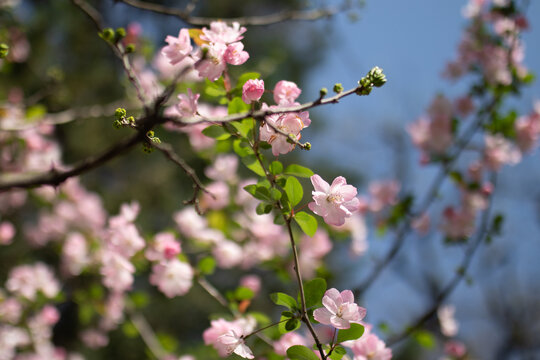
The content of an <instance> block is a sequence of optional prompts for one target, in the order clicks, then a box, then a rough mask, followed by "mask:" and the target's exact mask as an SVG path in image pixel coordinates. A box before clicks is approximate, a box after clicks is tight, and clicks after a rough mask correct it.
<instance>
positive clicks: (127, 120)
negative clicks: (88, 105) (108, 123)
mask: <svg viewBox="0 0 540 360" xmlns="http://www.w3.org/2000/svg"><path fill="white" fill-rule="evenodd" d="M113 126H114V127H115V128H117V129H119V128H121V127H124V126H130V127H133V126H135V118H134V117H133V116H127V112H126V109H124V108H118V109H116V111H115V112H114V122H113Z"/></svg>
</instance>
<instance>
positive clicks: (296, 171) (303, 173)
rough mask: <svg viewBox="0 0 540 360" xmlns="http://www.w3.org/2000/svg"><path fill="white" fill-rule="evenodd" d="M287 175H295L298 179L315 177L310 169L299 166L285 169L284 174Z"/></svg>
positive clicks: (294, 165)
mask: <svg viewBox="0 0 540 360" xmlns="http://www.w3.org/2000/svg"><path fill="white" fill-rule="evenodd" d="M283 173H284V174H285V175H293V176H296V177H305V178H307V177H311V176H313V175H314V173H313V171H311V170H310V169H309V168H307V167H304V166H301V165H297V164H291V165H289V166H287V167H286V168H285V171H284V172H283Z"/></svg>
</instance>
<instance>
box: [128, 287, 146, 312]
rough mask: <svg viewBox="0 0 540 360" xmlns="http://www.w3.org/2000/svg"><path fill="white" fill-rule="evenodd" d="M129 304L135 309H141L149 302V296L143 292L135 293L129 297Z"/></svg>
mask: <svg viewBox="0 0 540 360" xmlns="http://www.w3.org/2000/svg"><path fill="white" fill-rule="evenodd" d="M130 299H131V302H132V303H133V305H134V306H135V308H137V309H141V308H143V307H145V306H146V305H148V303H149V302H150V299H149V296H148V294H147V293H145V292H143V291H136V292H133V293H131V295H130Z"/></svg>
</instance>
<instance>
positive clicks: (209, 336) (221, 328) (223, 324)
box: [203, 317, 257, 357]
mask: <svg viewBox="0 0 540 360" xmlns="http://www.w3.org/2000/svg"><path fill="white" fill-rule="evenodd" d="M256 325H257V323H256V321H255V319H254V318H252V317H247V318H240V319H237V320H234V321H227V320H225V319H217V320H212V321H210V328H208V329H206V330H205V331H204V332H203V339H204V343H205V344H206V345H212V346H213V347H214V348H215V349H216V350H217V352H218V354H219V356H222V357H225V356H227V355H230V353H231V352H230V351H229V346H228V345H229V344H228V343H227V344H226V343H224V342H222V341H220V337H221V336H222V335H226V334H227V333H229V332H230V331H234V333H235V334H240V336H242V335H245V334H249V333H251V332H252V331H253V330H255V326H256ZM228 340H232V339H228ZM225 342H227V339H226V340H225ZM233 351H234V350H233ZM239 355H240V354H239Z"/></svg>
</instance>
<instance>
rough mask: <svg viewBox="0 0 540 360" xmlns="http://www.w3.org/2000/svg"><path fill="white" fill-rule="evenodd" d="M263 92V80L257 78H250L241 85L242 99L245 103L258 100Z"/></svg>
mask: <svg viewBox="0 0 540 360" xmlns="http://www.w3.org/2000/svg"><path fill="white" fill-rule="evenodd" d="M263 93H264V81H263V80H259V79H250V80H248V81H246V83H245V84H244V86H243V87H242V100H244V102H245V103H246V104H251V103H252V102H253V101H259V99H260V98H261V96H262V95H263Z"/></svg>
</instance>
